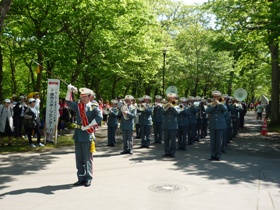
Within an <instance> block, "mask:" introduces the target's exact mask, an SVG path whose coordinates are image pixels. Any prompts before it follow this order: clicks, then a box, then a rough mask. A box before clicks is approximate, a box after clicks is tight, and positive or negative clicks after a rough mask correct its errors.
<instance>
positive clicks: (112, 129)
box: [107, 99, 119, 147]
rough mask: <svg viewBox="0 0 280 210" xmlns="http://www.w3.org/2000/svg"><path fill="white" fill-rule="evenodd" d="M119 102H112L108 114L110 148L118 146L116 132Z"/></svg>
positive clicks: (114, 100)
mask: <svg viewBox="0 0 280 210" xmlns="http://www.w3.org/2000/svg"><path fill="white" fill-rule="evenodd" d="M117 106H118V100H116V99H112V100H111V107H110V109H109V114H108V122H107V125H108V144H107V146H108V147H114V146H115V145H116V131H117V128H118V114H119V111H118V108H117Z"/></svg>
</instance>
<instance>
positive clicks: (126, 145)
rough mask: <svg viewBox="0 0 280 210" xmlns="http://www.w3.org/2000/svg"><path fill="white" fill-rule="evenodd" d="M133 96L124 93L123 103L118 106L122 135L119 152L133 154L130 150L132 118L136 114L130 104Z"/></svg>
mask: <svg viewBox="0 0 280 210" xmlns="http://www.w3.org/2000/svg"><path fill="white" fill-rule="evenodd" d="M133 98H134V97H133V96H131V95H126V96H125V98H124V104H123V105H122V106H121V108H120V110H121V111H120V116H121V125H120V128H121V129H122V136H123V151H122V152H121V154H131V155H132V154H133V151H132V147H133V145H132V134H133V126H134V118H135V116H136V109H135V107H134V106H132V105H131V101H132V99H133Z"/></svg>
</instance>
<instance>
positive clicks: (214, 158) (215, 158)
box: [209, 157, 221, 161]
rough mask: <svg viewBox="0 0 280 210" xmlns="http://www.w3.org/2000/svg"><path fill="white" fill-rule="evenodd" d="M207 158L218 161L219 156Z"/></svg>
mask: <svg viewBox="0 0 280 210" xmlns="http://www.w3.org/2000/svg"><path fill="white" fill-rule="evenodd" d="M209 160H210V161H220V160H221V158H218V157H210V158H209Z"/></svg>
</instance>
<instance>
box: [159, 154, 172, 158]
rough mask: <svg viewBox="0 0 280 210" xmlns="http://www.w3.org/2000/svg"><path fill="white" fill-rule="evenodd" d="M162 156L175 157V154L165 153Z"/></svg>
mask: <svg viewBox="0 0 280 210" xmlns="http://www.w3.org/2000/svg"><path fill="white" fill-rule="evenodd" d="M162 157H169V158H175V154H164V155H162Z"/></svg>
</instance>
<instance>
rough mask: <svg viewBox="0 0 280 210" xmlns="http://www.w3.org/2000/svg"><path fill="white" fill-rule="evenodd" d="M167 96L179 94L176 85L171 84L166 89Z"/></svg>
mask: <svg viewBox="0 0 280 210" xmlns="http://www.w3.org/2000/svg"><path fill="white" fill-rule="evenodd" d="M165 93H166V96H167V97H168V96H169V95H176V96H177V94H178V90H177V88H176V87H175V86H169V87H168V88H167V89H166V91H165Z"/></svg>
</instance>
